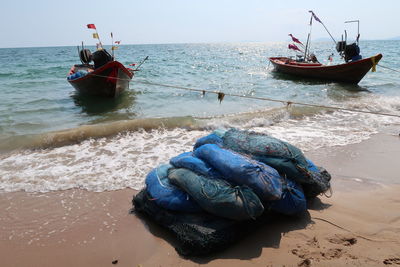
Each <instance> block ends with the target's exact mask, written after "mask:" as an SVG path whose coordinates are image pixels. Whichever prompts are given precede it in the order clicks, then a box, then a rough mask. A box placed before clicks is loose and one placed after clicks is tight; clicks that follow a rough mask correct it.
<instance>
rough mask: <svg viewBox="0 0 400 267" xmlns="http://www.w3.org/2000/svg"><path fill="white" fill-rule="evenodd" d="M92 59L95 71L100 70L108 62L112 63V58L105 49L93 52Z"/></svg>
mask: <svg viewBox="0 0 400 267" xmlns="http://www.w3.org/2000/svg"><path fill="white" fill-rule="evenodd" d="M92 58H93V62H94V68H95V69H97V68H100V67H101V66H103V65H104V64H106V63H108V62H110V61H113V57H112V56H111V55H110V54H109V53H108V52H107V51H106V50H105V49H102V50H98V51H96V52H94V53H93V55H92Z"/></svg>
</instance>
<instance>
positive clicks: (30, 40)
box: [0, 0, 400, 47]
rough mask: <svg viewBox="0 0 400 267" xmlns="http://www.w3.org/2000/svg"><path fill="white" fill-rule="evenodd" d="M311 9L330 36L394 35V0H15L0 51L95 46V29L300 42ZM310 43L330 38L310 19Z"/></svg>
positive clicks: (152, 37)
mask: <svg viewBox="0 0 400 267" xmlns="http://www.w3.org/2000/svg"><path fill="white" fill-rule="evenodd" d="M308 10H313V11H314V12H315V14H316V15H317V16H318V17H319V19H320V20H321V21H322V22H323V23H324V25H325V26H326V27H327V28H328V30H329V31H330V32H331V34H332V35H333V36H334V37H335V38H337V39H340V36H341V35H342V34H343V33H344V30H345V29H346V30H347V32H348V35H349V36H350V37H351V36H355V35H356V33H357V25H356V24H355V23H353V24H345V23H344V21H347V20H357V19H358V20H360V34H361V40H362V39H364V40H378V39H390V38H394V37H399V36H400V29H399V25H400V14H399V11H400V0H379V1H370V0H368V1H367V0H352V1H349V0H333V1H326V0H315V1H314V0H298V1H294V0H273V1H270V0H247V1H246V0H141V1H139V0H107V1H105V0H97V1H89V0H87V1H59V0H13V1H10V0H8V1H3V3H2V4H1V8H0V33H1V38H0V47H36V46H70V45H74V46H75V45H78V44H80V43H81V41H84V42H85V44H87V45H91V44H92V45H94V44H95V43H96V41H95V40H94V39H93V38H92V36H91V34H92V33H93V30H90V29H87V28H86V25H87V24H89V23H93V24H95V25H96V27H97V30H98V32H99V35H100V38H101V39H102V41H103V43H104V44H108V43H111V40H110V32H113V35H114V40H121V41H122V42H121V44H163V43H210V42H211V43H219V42H271V41H288V40H289V39H288V34H289V33H292V34H293V35H295V36H296V37H298V38H299V39H301V40H305V39H306V37H307V34H308V32H309V30H310V27H309V25H308V24H309V20H310V13H309V12H308ZM312 37H313V39H320V38H329V35H328V34H327V32H326V31H325V29H324V27H323V26H322V25H321V24H318V23H317V22H315V21H314V23H313V27H312Z"/></svg>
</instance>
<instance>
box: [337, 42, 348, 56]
mask: <svg viewBox="0 0 400 267" xmlns="http://www.w3.org/2000/svg"><path fill="white" fill-rule="evenodd" d="M345 48H346V41H340V42H337V43H336V51H338V52H339V53H340V52H343V51H344V49H345Z"/></svg>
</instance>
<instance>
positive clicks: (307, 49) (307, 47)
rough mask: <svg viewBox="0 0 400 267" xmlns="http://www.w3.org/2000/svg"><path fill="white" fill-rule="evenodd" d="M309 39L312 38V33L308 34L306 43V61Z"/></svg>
mask: <svg viewBox="0 0 400 267" xmlns="http://www.w3.org/2000/svg"><path fill="white" fill-rule="evenodd" d="M309 40H310V34H308V37H307V43H306V49H305V50H304V61H306V59H307V52H308V51H307V50H308V43H309Z"/></svg>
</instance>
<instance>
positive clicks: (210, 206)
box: [168, 168, 264, 221]
mask: <svg viewBox="0 0 400 267" xmlns="http://www.w3.org/2000/svg"><path fill="white" fill-rule="evenodd" d="M168 178H169V179H170V180H171V182H172V183H173V184H175V185H177V186H179V188H182V189H183V190H184V191H185V192H187V193H188V194H189V195H190V196H192V197H193V199H194V200H195V201H196V202H197V203H198V204H199V206H200V207H202V208H203V209H204V210H205V211H208V212H210V213H211V214H214V215H217V216H221V217H223V218H228V219H232V220H237V221H244V220H250V219H255V218H256V217H258V216H260V215H261V214H262V213H263V212H264V206H263V205H262V203H261V201H260V199H259V198H258V197H257V195H256V194H254V192H253V191H252V190H251V189H250V188H248V187H247V186H232V185H231V184H229V183H228V182H226V181H225V180H221V179H213V178H208V177H205V176H202V175H197V174H196V173H194V172H192V171H190V170H188V169H183V168H182V169H173V170H171V171H170V172H169V174H168Z"/></svg>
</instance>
